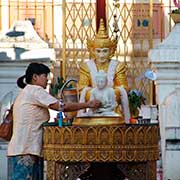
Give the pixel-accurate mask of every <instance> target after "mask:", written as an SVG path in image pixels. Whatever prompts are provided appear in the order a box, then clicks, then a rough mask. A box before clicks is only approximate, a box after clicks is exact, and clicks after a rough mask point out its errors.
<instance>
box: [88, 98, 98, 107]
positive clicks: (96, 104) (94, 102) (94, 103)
mask: <svg viewBox="0 0 180 180" xmlns="http://www.w3.org/2000/svg"><path fill="white" fill-rule="evenodd" d="M88 105H89V108H93V109H97V108H99V107H100V106H101V101H99V100H92V101H89V102H88Z"/></svg>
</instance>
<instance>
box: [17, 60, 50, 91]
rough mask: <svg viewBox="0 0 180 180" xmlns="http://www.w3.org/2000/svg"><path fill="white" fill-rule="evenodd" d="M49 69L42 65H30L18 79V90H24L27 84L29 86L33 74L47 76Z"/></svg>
mask: <svg viewBox="0 0 180 180" xmlns="http://www.w3.org/2000/svg"><path fill="white" fill-rule="evenodd" d="M48 73H50V69H49V67H48V66H46V65H44V64H42V63H31V64H29V66H28V67H27V69H26V74H25V75H23V76H21V77H20V78H18V80H17V85H18V86H19V87H20V88H24V87H25V86H26V85H27V84H30V83H31V81H32V77H33V74H37V75H40V74H48Z"/></svg>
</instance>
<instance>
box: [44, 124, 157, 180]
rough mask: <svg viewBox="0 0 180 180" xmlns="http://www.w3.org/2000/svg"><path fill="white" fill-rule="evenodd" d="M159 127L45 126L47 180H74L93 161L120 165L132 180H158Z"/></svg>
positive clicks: (155, 125) (151, 125)
mask: <svg viewBox="0 0 180 180" xmlns="http://www.w3.org/2000/svg"><path fill="white" fill-rule="evenodd" d="M158 131H159V127H158V125H157V124H150V125H120V126H92V127H89V126H70V127H62V128H60V127H57V126H45V127H44V136H43V138H44V144H43V155H44V159H45V160H47V179H49V180H57V179H63V178H65V176H67V175H68V177H67V178H66V179H68V180H75V179H76V178H77V177H78V176H79V175H80V174H82V173H83V172H84V171H86V170H87V169H88V168H89V166H90V163H91V162H117V164H118V165H117V166H118V168H120V170H121V171H122V172H123V173H124V174H125V175H126V177H128V179H130V180H131V179H132V180H136V179H137V180H139V177H141V180H156V160H158V157H159V150H158Z"/></svg>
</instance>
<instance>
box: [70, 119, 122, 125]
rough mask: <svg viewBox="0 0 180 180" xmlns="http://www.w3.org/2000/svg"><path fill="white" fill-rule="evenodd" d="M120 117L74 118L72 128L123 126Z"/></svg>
mask: <svg viewBox="0 0 180 180" xmlns="http://www.w3.org/2000/svg"><path fill="white" fill-rule="evenodd" d="M123 123H124V120H123V118H122V117H76V118H75V119H74V121H73V126H79V125H80V126H100V125H101V126H102V125H120V124H123Z"/></svg>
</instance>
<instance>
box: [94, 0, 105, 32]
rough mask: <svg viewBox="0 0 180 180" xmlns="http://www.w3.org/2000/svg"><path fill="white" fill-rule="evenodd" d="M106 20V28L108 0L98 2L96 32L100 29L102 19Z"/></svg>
mask: <svg viewBox="0 0 180 180" xmlns="http://www.w3.org/2000/svg"><path fill="white" fill-rule="evenodd" d="M101 18H103V19H104V24H105V27H106V0H96V31H97V30H98V28H99V21H100V19H101Z"/></svg>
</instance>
